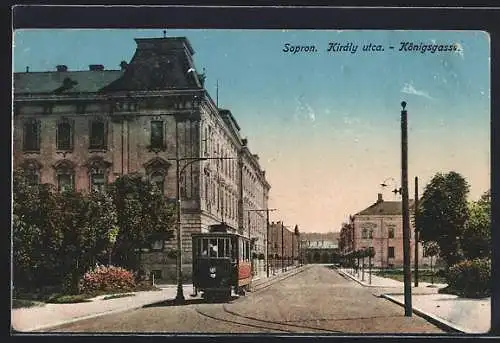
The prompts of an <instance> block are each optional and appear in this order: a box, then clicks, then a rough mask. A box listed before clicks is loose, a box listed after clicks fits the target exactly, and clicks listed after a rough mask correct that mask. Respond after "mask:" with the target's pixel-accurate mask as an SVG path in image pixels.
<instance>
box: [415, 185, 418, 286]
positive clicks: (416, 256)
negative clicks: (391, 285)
mask: <svg viewBox="0 0 500 343" xmlns="http://www.w3.org/2000/svg"><path fill="white" fill-rule="evenodd" d="M414 216H415V239H414V241H415V271H414V272H415V287H418V229H417V216H418V177H417V176H415V209H414Z"/></svg>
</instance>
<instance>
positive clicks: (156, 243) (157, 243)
mask: <svg viewBox="0 0 500 343" xmlns="http://www.w3.org/2000/svg"><path fill="white" fill-rule="evenodd" d="M151 250H154V251H160V250H163V241H161V240H160V241H154V242H153V244H151Z"/></svg>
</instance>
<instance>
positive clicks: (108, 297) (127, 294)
mask: <svg viewBox="0 0 500 343" xmlns="http://www.w3.org/2000/svg"><path fill="white" fill-rule="evenodd" d="M133 296H135V294H134V293H122V294H113V295H108V296H105V297H104V298H102V300H110V299H118V298H125V297H133Z"/></svg>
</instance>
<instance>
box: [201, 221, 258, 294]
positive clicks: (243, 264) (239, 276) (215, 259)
mask: <svg viewBox="0 0 500 343" xmlns="http://www.w3.org/2000/svg"><path fill="white" fill-rule="evenodd" d="M228 231H229V230H228V227H227V225H225V224H219V225H213V226H211V227H210V228H209V232H208V233H194V234H192V242H193V245H192V247H193V287H194V296H196V295H197V294H198V292H202V297H204V298H206V299H210V298H230V297H231V293H232V291H233V290H234V292H235V293H236V294H238V295H244V294H245V292H246V291H247V290H248V289H249V287H250V283H251V281H252V265H251V256H250V252H251V251H250V250H251V247H250V243H251V241H250V239H248V238H247V237H244V236H242V235H240V234H236V233H231V232H228Z"/></svg>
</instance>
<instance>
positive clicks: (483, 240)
mask: <svg viewBox="0 0 500 343" xmlns="http://www.w3.org/2000/svg"><path fill="white" fill-rule="evenodd" d="M468 213H469V218H468V220H467V223H466V226H465V230H464V233H463V235H462V240H461V246H462V247H463V252H464V255H465V257H466V258H468V259H474V258H483V257H491V219H490V215H491V199H490V192H489V191H488V192H486V193H484V194H483V195H482V196H481V199H479V200H478V201H474V202H470V203H469V207H468Z"/></svg>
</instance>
